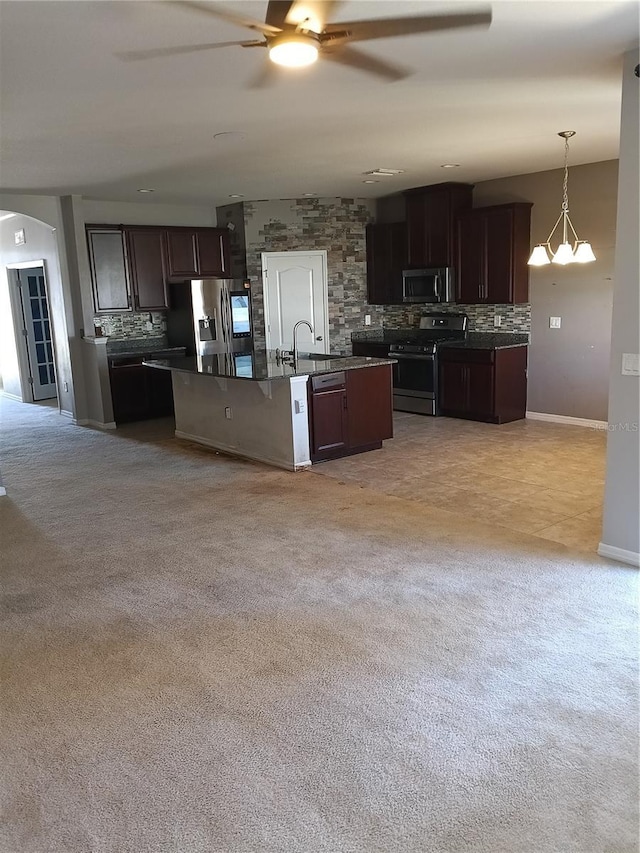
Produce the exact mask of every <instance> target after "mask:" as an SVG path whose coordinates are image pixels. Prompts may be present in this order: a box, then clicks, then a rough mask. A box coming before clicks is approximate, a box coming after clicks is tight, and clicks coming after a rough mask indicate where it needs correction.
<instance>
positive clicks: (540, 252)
mask: <svg viewBox="0 0 640 853" xmlns="http://www.w3.org/2000/svg"><path fill="white" fill-rule="evenodd" d="M575 135H576V132H575V130H563V131H561V132H560V133H559V134H558V136H562V137H563V138H564V181H563V184H562V210H561V211H560V216H559V217H558V218H557V219H556V224H555V225H554V226H553V228H552V229H551V233H550V234H549V236H548V237H547V239H546V241H545V242H544V243H538V245H537V246H536V247H535V248H534V250H533V252H531V257H530V258H529V261H528V263H529V265H530V266H533V267H541V266H544V265H545V264H550V263H551V262H552V261H553V263H554V264H562V265H564V264H572V263H578V264H586V263H588V262H589V261H595V259H596V256H595V255H594V254H593V249H592V248H591V243H589V242H587V240H580V239H578V235H577V234H576V229H575V228H574V227H573V224H572V222H571V220H570V219H569V191H568V185H569V165H568V164H569V140H570V139H571V137H572V136H575ZM561 222H562V243H560V245H559V246H558V248H557V249H556V251H555V252H554V251H553V249H552V248H551V238H552V237H553V235H554V232H555V230H556V228H557V227H558V225H560V223H561ZM569 229H570V230H571V233H572V234H573V238H572V239H573V241H574V242H573V245H571V243H570V242H569ZM547 250H548V251H549V252H550V253H551V254H552V256H553V257H552V258H549V254H548V252H547Z"/></svg>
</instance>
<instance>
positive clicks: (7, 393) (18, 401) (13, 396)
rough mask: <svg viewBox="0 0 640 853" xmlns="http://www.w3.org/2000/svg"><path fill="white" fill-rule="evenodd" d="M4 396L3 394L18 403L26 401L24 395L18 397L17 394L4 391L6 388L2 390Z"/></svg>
mask: <svg viewBox="0 0 640 853" xmlns="http://www.w3.org/2000/svg"><path fill="white" fill-rule="evenodd" d="M2 396H3V397H8V398H9V400H15V401H16V402H17V403H24V400H23V399H22V397H18V395H17V394H10V393H9V392H8V391H4V390H3V391H2Z"/></svg>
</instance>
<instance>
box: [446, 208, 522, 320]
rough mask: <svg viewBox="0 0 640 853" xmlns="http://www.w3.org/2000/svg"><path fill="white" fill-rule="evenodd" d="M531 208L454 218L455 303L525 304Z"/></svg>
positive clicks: (486, 211) (478, 212) (476, 211)
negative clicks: (455, 219) (455, 236)
mask: <svg viewBox="0 0 640 853" xmlns="http://www.w3.org/2000/svg"><path fill="white" fill-rule="evenodd" d="M531 207H532V205H531V204H529V203H525V202H518V203H514V204H500V205H494V206H492V207H480V208H475V209H474V210H470V211H467V212H465V213H462V214H461V215H460V216H459V217H458V223H457V224H458V240H457V247H458V248H457V251H458V258H457V264H456V266H457V286H456V298H457V301H458V302H459V303H462V304H468V305H474V304H481V303H490V304H498V305H508V304H515V303H519V302H527V301H528V300H529V267H528V265H527V261H528V258H529V252H530V236H529V232H530V226H531Z"/></svg>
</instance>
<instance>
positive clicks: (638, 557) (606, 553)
mask: <svg viewBox="0 0 640 853" xmlns="http://www.w3.org/2000/svg"><path fill="white" fill-rule="evenodd" d="M598 554H600V556H601V557H609V559H610V560H617V561H618V562H619V563H628V564H629V565H630V566H636V567H639V568H640V554H637V553H636V552H635V551H627V550H626V548H616V546H615V545H607V544H605V543H604V542H601V543H600V544H599V545H598Z"/></svg>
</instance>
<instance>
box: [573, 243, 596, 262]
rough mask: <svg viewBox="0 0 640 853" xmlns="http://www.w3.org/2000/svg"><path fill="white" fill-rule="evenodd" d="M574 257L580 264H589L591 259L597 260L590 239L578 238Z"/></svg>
mask: <svg viewBox="0 0 640 853" xmlns="http://www.w3.org/2000/svg"><path fill="white" fill-rule="evenodd" d="M573 259H574V261H577V262H578V263H579V264H588V263H589V261H595V259H596V256H595V255H594V254H593V249H592V248H591V243H589V241H588V240H578V245H577V246H576V251H575V253H574V256H573Z"/></svg>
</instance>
